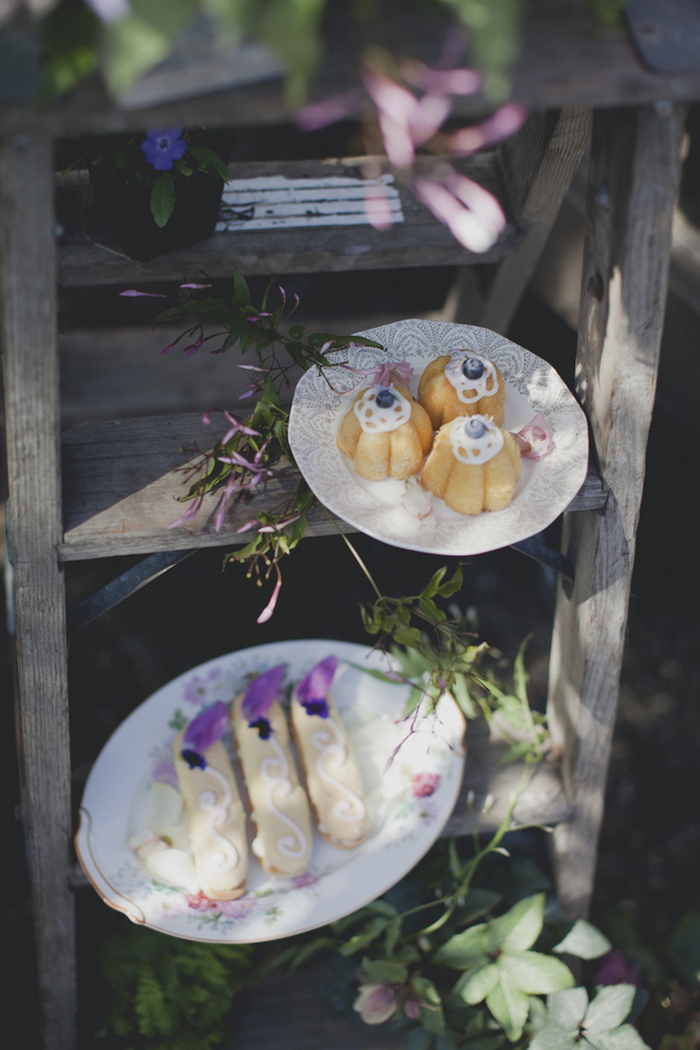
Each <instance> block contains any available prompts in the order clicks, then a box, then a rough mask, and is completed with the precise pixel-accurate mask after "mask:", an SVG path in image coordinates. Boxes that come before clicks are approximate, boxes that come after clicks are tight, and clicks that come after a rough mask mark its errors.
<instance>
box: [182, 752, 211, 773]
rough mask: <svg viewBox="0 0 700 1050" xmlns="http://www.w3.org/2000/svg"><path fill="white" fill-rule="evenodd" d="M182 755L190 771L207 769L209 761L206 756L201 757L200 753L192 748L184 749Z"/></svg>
mask: <svg viewBox="0 0 700 1050" xmlns="http://www.w3.org/2000/svg"><path fill="white" fill-rule="evenodd" d="M180 754H181V755H182V757H183V758H184V760H185V762H186V763H187V765H188V766H189V767H190V769H206V768H207V760H206V758H205V757H204V755H200V753H199V751H194V750H193V749H192V748H191V747H184V748H183V749H182V751H181V752H180Z"/></svg>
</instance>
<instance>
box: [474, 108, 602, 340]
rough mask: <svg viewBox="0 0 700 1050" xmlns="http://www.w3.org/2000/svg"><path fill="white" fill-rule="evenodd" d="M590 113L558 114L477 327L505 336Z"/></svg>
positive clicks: (577, 158) (585, 138)
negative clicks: (517, 234) (515, 240)
mask: <svg viewBox="0 0 700 1050" xmlns="http://www.w3.org/2000/svg"><path fill="white" fill-rule="evenodd" d="M591 119H592V114H591V111H590V109H580V108H569V107H566V108H564V109H562V110H561V113H560V114H559V118H558V120H557V122H556V125H555V127H554V129H553V131H552V134H551V137H550V138H549V140H548V142H547V145H546V149H545V150H544V152H543V154H542V161H541V164H540V165H539V167H538V169H537V171H536V172H535V174H534V175H533V177H532V179H531V182H530V185H529V187H528V189H527V191H526V192H525V191H524V189H521V190H520V192H519V194H518V197H519V202H518V203H519V206H517V207H515V211H516V215H517V216H518V223H519V225H520V227H521V228H522V230H523V231H524V236H523V239H522V241H521V242H520V244H519V245H518V247H517V248H516V249H515V250H514V251H513V252H511V253H510V254H509V255H508V256H507V257H506V258H505V259H503V261H502V262H501V263H500V265H499V267H498V270H497V271H496V275H495V277H494V280H493V282H492V283H491V286H490V288H489V291H488V294H487V296H486V300H485V302H484V306H483V309H482V313H481V317H480V320H479V323H480V324H481V325H483V327H484V328H492V329H493V330H494V331H496V332H501V333H502V334H505V333H506V332H507V331H508V328H509V327H510V323H511V321H512V320H513V316H514V314H515V311H516V310H517V308H518V304H519V302H520V300H521V298H522V295H523V293H524V291H525V288H526V287H527V285H528V284H529V283H530V279H531V277H532V275H533V273H534V270H535V267H536V266H537V263H538V261H539V258H540V256H541V254H542V251H543V249H544V246H545V244H546V242H547V238H548V237H549V234H550V233H551V230H552V227H553V225H554V220H555V219H556V217H557V214H558V212H559V209H560V207H561V205H562V202H563V200H564V197H565V196H566V192H567V190H568V189H569V186H570V185H571V180H572V179H573V177H574V175H575V173H576V170H577V168H578V167H579V165H580V163H581V157H582V156H583V153H584V150H585V149H586V147H587V145H588V142H589V139H590V133H591Z"/></svg>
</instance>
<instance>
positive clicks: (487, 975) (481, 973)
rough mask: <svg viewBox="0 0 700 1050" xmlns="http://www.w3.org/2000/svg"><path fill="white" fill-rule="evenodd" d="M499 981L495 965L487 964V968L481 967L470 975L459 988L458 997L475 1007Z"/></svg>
mask: <svg viewBox="0 0 700 1050" xmlns="http://www.w3.org/2000/svg"><path fill="white" fill-rule="evenodd" d="M499 979H500V973H499V969H498V966H497V965H496V963H489V964H488V965H487V966H482V968H481V969H480V970H476V971H475V972H474V973H472V974H470V976H469V977H468V979H467V980H466V981H465V982H464V984H463V985H462V987H461V988H460V995H461V996H462V998H463V999H464V1001H465V1003H469V1004H470V1006H475V1005H476V1003H480V1002H481V1001H482V1000H483V999H485V998H486V996H487V995H488V994H489V992H491V991H493V989H494V987H495V985H496V984H498V981H499Z"/></svg>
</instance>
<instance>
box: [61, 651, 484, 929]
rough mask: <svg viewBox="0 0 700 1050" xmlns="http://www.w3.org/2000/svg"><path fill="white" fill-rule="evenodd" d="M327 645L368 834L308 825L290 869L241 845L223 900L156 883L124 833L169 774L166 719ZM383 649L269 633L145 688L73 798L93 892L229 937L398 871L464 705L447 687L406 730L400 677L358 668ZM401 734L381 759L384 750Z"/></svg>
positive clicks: (305, 663) (435, 830) (184, 715)
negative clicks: (300, 864) (325, 837)
mask: <svg viewBox="0 0 700 1050" xmlns="http://www.w3.org/2000/svg"><path fill="white" fill-rule="evenodd" d="M331 654H334V655H336V656H337V657H338V658H339V659H340V661H341V663H340V665H339V668H338V671H337V673H336V679H335V681H334V684H333V697H334V699H335V701H336V704H337V705H338V708H339V710H340V712H341V715H342V717H343V720H344V723H345V726H346V728H347V730H348V733H349V735H350V737H351V739H352V741H353V744H354V748H355V753H356V756H357V760H358V763H359V765H360V769H361V772H362V777H363V781H364V784H365V789H366V795H367V808H368V811H369V816H370V823H371V832H370V836H369V837H368V839H367V840H366V841H365V842H364V843H363V845H362V846H360V847H359V848H358V849H356V850H342V849H336V848H335V847H333V846H329V845H328V844H327V843H325V842H323V841H322V840H321V839H320V838H319V837H318V836H317V835H316V834H315V835H314V846H313V851H312V855H311V862H310V865H309V869H308V871H307V873H306V874H305V875H302V876H300V877H298V878H295V879H288V880H280V879H275V878H273V877H272V876H269V875H267V874H265V872H264V871H263V870H262V868H261V867H260V865H259V864H258V862H257V861H256V860H255V858H254V857H252V856H251V858H250V872H249V879H248V886H247V890H246V893H245V895H244V896H243V897H240V898H239V899H238V900H235V901H227V902H221V901H219V902H216V901H212V900H209V899H208V898H206V897H203V896H202V895H201V894H200V895H198V896H196V897H194V896H187V895H186V894H185V893H182V892H180V891H179V890H175V889H169V888H168V887H165V886H160V885H157V884H156V883H154V882H153V881H152V880H151V879H150V878H149V877H148V876H147V875H146V874H145V873H144V871H143V870H142V869H141V867H140V866H139V864H138V862H137V861H136V858H135V857H134V855H133V853H132V852H131V851H130V850H129V848H128V847H127V841H128V839H129V838H130V836H131V835H133V834H134V833H135V832H136V831H138V830H139V829H140V828H142V827H143V826H144V823H145V820H146V815H147V812H148V789H149V785H150V784H151V783H152V782H153V781H154V780H161V781H164V782H166V783H172V784H173V786H175V785H176V783H177V781H176V779H175V774H174V768H173V763H172V743H173V740H174V738H175V735H176V732H177V727H178V726H179V725H181V724H184V721H190V720H191V719H192V718H194V716H195V715H197V714H199V712H200V710H202V708H203V707H205V706H206V707H208V706H209V705H210V704H211V703H213V702H214V701H215V700H223V701H225V702H227V701H230V700H231V699H232V698H233V697H234V696H235V695H237V694H238V693H239V692H240V691H241V690H242V689H243V688H245V686H246V684H247V682H246V675H249V674H250V673H251V672H256V673H258V672H261V671H264V670H267V669H268V668H270V667H274V666H275V665H277V664H279V663H285V664H286V665H287V671H286V675H285V679H284V684H285V685H287V684H289V683H295V684H296V682H298V681H299V679H300V678H301V677H302V676H303V675H304V674H305V673H306V672H307V671H308V670H309V668H310V667H312V666H313V665H314V664H315V663H317V662H318V661H319V660H322V659H324V658H325V657H326V656H330V655H331ZM387 661H388V658H387V657H385V656H382V654H380V653H377V652H375V651H372V650H369V649H366V648H365V647H364V646H361V645H354V644H351V643H349V642H335V641H319V640H313V641H292V642H274V643H272V644H269V645H261V646H257V647H256V648H253V649H243V650H241V651H239V652H236V653H230V654H229V655H228V656H222V657H220V658H218V659H216V660H211V661H209V663H205V664H201V665H200V666H199V667H197V668H195V669H194V670H192V671H188V672H187V674H184V675H181V676H180V677H179V678H176V679H174V680H173V681H172V682H169V683H168V684H167V685H166V686H164V687H163V688H162V689H159V690H158V692H157V693H154V694H153V696H151V697H149V699H148V700H145V701H144V702H143V703H142V704H141V705H140V706H139V707H138V708H137V709H136V710H135V711H134V712H133V713H132V714H131V715H130V716H129V717H128V718H127V719H126V720H125V721H124V722H123V723H122V725H121V726H120V727H119V729H117V731H116V732H115V733H114V734H113V736H112V737H110V739H109V740H108V742H107V744H106V745H105V747H104V748H103V749H102V751H101V753H100V755H99V757H98V759H97V762H96V763H95V765H94V766H93V768H92V771H91V773H90V776H89V778H88V782H87V785H86V787H85V793H84V795H83V800H82V804H81V807H80V827H79V828H78V832H77V834H76V837H75V844H76V849H77V852H78V857H79V858H80V863H81V864H82V866H83V868H84V870H85V873H86V874H87V876H88V878H89V880H90V882H91V883H92V885H93V886H94V887H95V889H96V890H97V892H98V893H99V894H100V896H101V897H102V898H103V900H104V901H105V903H106V904H109V905H110V906H111V907H113V908H116V909H118V910H119V911H123V912H124V913H125V914H126V915H128V917H129V918H130V919H131V920H132V921H133V922H138V923H143V924H144V925H146V926H150V927H151V928H152V929H155V930H160V931H161V932H163V933H169V934H172V935H173V936H176V937H185V938H189V939H190V940H199V941H215V942H217V943H226V942H232V943H234V942H238V943H241V942H251V941H264V940H273V939H275V938H278V937H288V936H290V935H292V934H295V933H301V932H303V931H304V930H311V929H314V928H316V927H318V926H324V925H326V923H329V922H332V921H333V920H334V919H338V918H340V916H342V915H347V914H349V913H350V912H353V911H356V910H357V909H358V908H360V907H362V905H364V904H367V903H369V902H370V901H372V900H374V899H375V898H376V897H378V896H380V895H381V894H382V893H383V892H384V891H385V890H387V889H388V888H389V887H390V886H392V885H393V884H394V883H395V882H398V880H399V879H401V878H402V877H403V876H404V875H405V874H406V873H407V872H408V871H410V870H411V868H413V867H414V866H415V864H416V863H417V862H418V861H419V860H420V858H421V857H422V856H423V855H424V854H425V853H426V852H427V850H428V849H429V848H430V846H431V845H432V844H433V843H434V842H435V840H436V839H437V837H438V835H439V834H440V831H441V830H442V828H443V827H444V825H445V823H446V822H447V819H448V818H449V816H450V814H451V812H452V809H453V807H454V804H455V800H456V798H457V794H458V791H459V787H460V783H461V779H462V769H463V765H464V752H463V749H462V736H463V733H464V719H463V717H462V714H461V712H460V711H459V708H458V707H457V705H456V704H455V702H454V701H453V700H452V699H451V698H450V697H445V698H444V699H443V700H442V701H441V702H440V704H439V707H438V711H437V713H436V714H435V715H433V716H430V717H425V718H421V719H419V720H418V722H417V724H416V726H415V729H416V731H415V732H413V733H409V723H407V722H403V721H402V715H403V711H404V707H405V704H406V700H407V696H408V687H407V686H404V685H394V684H391V683H388V682H382V681H380V680H378V679H376V678H373V677H372V676H371V675H369V674H365V673H364V672H362V671H361V670H358V669H357V668H358V667H361V666H367V667H370V668H373V669H375V670H376V669H380V670H388V669H389V667H390V666H393V665H391V664H389V663H388V662H387ZM411 724H413V719H411ZM406 737H408V739H406V740H405V743H404V744H403V745H402V747H401V749H400V750H399V752H398V755H397V757H396V758H395V759H394V761H393V763H392V764H391V765H390V767H389V769H388V771H387V772H385V767H386V764H387V760H388V759H389V757H390V756H391V754H392V752H393V751H394V749H395V748H396V746H397V744H399V742H400V741H402V740H404V739H405V738H406ZM224 740H227V737H225V738H224ZM242 794H243V795H245V793H244V792H243V793H242ZM251 838H252V835H251Z"/></svg>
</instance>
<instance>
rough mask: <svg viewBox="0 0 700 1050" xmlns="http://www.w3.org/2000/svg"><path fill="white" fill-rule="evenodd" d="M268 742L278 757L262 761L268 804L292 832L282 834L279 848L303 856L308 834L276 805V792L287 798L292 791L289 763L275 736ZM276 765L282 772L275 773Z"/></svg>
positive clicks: (284, 854)
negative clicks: (273, 768)
mask: <svg viewBox="0 0 700 1050" xmlns="http://www.w3.org/2000/svg"><path fill="white" fill-rule="evenodd" d="M268 743H269V745H270V746H271V747H272V749H273V750H274V752H275V755H276V757H275V758H264V759H263V760H262V762H261V763H260V773H261V775H262V777H263V780H264V781H265V793H266V798H267V804H268V806H269V807H270V809H271V810H272V812H273V813H274V814H275V816H276V817H277V818H278V819H279V820H281V821H282V823H283V824H286V825H287V827H288V828H289V829H290V830H291V832H292V834H291V835H282V836H281V837H280V838H279V839H278V840H277V849H278V850H279V851H280V853H281V854H283V856H285V857H295V858H296V857H303V856H304V854H305V853H306V851H307V849H308V848H309V843H308V840H307V838H306V835H305V834H304V832H303V831H302V830H301V828H300V827H299V825H298V824H296V823H295V822H294V821H293V820H291V819H290V818H289V817H288V816H287V814H286V813H283V812H282V810H281V809H279V808H278V807H277V806H276V805H275V794H277V796H278V797H279V798H287V797H288V796H289V795H291V793H292V788H293V784H292V782H291V780H290V779H289V763H288V762H287V758H286V756H285V754H284V751H283V750H282V748H281V747H280V745H279V744H278V742H277V741H276V740H275V739H274V737H272V736H271V737H270V738H269V740H268ZM274 766H279V767H280V768H281V770H282V772H281V773H278V774H276V775H275V774H274V773H273V772H271V769H272V767H274Z"/></svg>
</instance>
